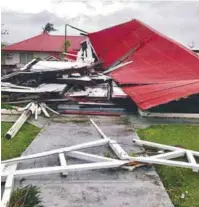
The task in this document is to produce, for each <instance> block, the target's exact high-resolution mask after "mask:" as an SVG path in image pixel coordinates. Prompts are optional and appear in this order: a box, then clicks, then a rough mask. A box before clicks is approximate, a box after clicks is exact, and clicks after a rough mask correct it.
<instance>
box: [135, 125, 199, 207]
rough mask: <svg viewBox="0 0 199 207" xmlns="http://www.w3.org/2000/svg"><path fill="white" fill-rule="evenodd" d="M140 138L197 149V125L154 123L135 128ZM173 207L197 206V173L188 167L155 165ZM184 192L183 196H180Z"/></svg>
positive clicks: (198, 199)
mask: <svg viewBox="0 0 199 207" xmlns="http://www.w3.org/2000/svg"><path fill="white" fill-rule="evenodd" d="M137 133H138V135H139V136H140V138H141V139H143V140H147V141H153V142H158V143H161V144H168V145H180V146H183V147H184V148H188V149H192V150H196V151H199V126H190V125H182V124H181V125H156V126H151V127H148V128H146V129H139V130H137ZM155 168H156V170H157V172H158V174H159V175H160V177H161V179H162V182H163V184H164V186H165V188H166V190H167V192H168V194H169V196H170V198H171V200H172V202H173V204H174V206H175V207H198V206H199V175H198V173H194V172H192V170H190V169H184V168H175V167H169V166H160V165H157V166H155ZM182 194H184V195H185V198H181V195H182Z"/></svg>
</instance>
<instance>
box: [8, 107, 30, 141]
mask: <svg viewBox="0 0 199 207" xmlns="http://www.w3.org/2000/svg"><path fill="white" fill-rule="evenodd" d="M30 115H31V111H29V110H26V111H24V112H23V113H22V114H21V116H20V117H19V118H18V119H17V121H16V122H15V123H14V124H13V125H12V127H11V128H10V129H9V130H8V132H7V133H6V135H5V137H6V138H7V139H12V138H13V137H14V136H15V135H16V134H17V132H18V131H19V129H20V128H21V127H22V126H23V124H24V123H25V122H26V120H27V119H28V118H29V117H30Z"/></svg>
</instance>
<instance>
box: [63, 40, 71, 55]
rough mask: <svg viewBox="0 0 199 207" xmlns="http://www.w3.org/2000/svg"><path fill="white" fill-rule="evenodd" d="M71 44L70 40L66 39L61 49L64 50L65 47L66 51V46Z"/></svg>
mask: <svg viewBox="0 0 199 207" xmlns="http://www.w3.org/2000/svg"><path fill="white" fill-rule="evenodd" d="M70 46H71V42H70V41H69V40H66V41H65V42H64V44H63V50H64V52H65V49H66V52H67V51H68V48H69V47H70Z"/></svg>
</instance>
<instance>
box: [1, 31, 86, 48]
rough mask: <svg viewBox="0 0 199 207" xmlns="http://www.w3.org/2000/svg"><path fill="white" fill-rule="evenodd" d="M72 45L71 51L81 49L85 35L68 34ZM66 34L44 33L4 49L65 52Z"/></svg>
mask: <svg viewBox="0 0 199 207" xmlns="http://www.w3.org/2000/svg"><path fill="white" fill-rule="evenodd" d="M66 39H67V40H69V41H70V43H71V46H70V47H69V48H68V50H69V51H73V50H75V49H80V43H81V42H82V41H83V40H84V39H85V37H83V36H67V38H66ZM64 41H65V36H59V35H49V34H48V33H42V34H40V35H37V36H35V37H32V38H29V39H27V40H24V41H21V42H18V43H15V44H12V45H9V46H7V47H4V48H3V50H4V51H34V52H63V51H64Z"/></svg>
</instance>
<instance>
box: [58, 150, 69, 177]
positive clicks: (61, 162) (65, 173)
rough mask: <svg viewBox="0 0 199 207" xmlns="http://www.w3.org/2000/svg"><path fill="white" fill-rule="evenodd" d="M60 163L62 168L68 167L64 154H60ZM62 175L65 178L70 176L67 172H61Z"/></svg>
mask: <svg viewBox="0 0 199 207" xmlns="http://www.w3.org/2000/svg"><path fill="white" fill-rule="evenodd" d="M59 162H60V165H61V166H62V167H66V166H67V162H66V158H65V155H64V153H63V152H62V153H59ZM61 175H62V176H63V177H66V176H67V175H68V173H67V172H61Z"/></svg>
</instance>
